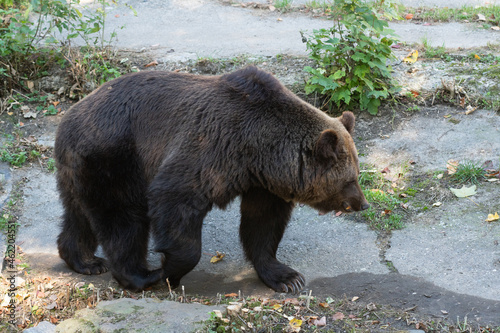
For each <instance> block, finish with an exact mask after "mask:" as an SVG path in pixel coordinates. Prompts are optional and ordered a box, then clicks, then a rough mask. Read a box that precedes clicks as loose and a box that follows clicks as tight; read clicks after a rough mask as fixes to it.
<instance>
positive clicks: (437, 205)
mask: <svg viewBox="0 0 500 333" xmlns="http://www.w3.org/2000/svg"><path fill="white" fill-rule="evenodd" d="M441 205H442V203H441V202H439V201H438V202H435V203H433V204H432V207H439V206H441Z"/></svg>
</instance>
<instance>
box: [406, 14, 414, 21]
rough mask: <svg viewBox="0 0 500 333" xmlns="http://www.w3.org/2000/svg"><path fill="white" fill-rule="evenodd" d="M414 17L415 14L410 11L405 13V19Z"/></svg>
mask: <svg viewBox="0 0 500 333" xmlns="http://www.w3.org/2000/svg"><path fill="white" fill-rule="evenodd" d="M412 18H413V14H411V13H408V14H406V15H405V19H407V20H411V19H412Z"/></svg>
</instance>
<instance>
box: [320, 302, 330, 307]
mask: <svg viewBox="0 0 500 333" xmlns="http://www.w3.org/2000/svg"><path fill="white" fill-rule="evenodd" d="M319 306H321V307H322V308H329V307H330V304H328V303H319Z"/></svg>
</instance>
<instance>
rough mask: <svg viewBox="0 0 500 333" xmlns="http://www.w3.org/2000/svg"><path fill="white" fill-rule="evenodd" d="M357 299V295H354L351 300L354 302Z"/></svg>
mask: <svg viewBox="0 0 500 333" xmlns="http://www.w3.org/2000/svg"><path fill="white" fill-rule="evenodd" d="M358 299H359V297H358V296H354V297H353V298H352V300H351V302H356V301H357V300H358Z"/></svg>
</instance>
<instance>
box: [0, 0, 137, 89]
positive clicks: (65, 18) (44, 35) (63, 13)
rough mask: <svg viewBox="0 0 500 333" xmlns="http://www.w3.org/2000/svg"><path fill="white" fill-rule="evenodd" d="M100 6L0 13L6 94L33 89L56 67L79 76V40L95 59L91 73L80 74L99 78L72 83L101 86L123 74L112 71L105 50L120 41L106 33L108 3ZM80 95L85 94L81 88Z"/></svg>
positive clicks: (55, 4)
mask: <svg viewBox="0 0 500 333" xmlns="http://www.w3.org/2000/svg"><path fill="white" fill-rule="evenodd" d="M3 1H5V0H3ZM96 2H97V4H98V5H100V6H98V7H97V9H92V8H89V7H85V6H83V8H82V7H81V6H80V0H70V1H60V0H33V1H31V2H27V4H26V5H25V6H24V5H23V6H20V5H18V6H17V7H16V6H15V7H8V8H7V9H1V8H0V63H1V64H2V66H0V79H1V80H0V82H2V83H1V84H3V87H1V88H3V89H2V90H3V91H4V92H5V91H7V92H10V91H12V90H13V89H21V90H31V89H30V82H31V80H33V79H36V78H38V77H40V76H43V75H46V74H47V73H48V69H49V68H50V67H51V64H53V63H54V62H58V63H61V64H62V63H63V62H66V65H67V67H69V69H70V72H75V70H74V67H75V66H81V63H82V61H81V60H82V59H81V58H78V57H75V54H76V55H78V54H80V53H78V52H77V53H74V52H72V48H73V44H74V43H73V41H74V40H75V39H76V38H81V39H82V40H83V41H84V43H85V52H84V54H91V57H90V58H89V59H91V61H90V63H91V66H89V67H90V68H89V67H85V68H84V70H82V71H79V72H85V73H97V74H96V75H93V76H92V75H90V76H91V78H89V77H87V76H85V75H84V76H83V78H82V79H80V80H73V81H76V82H73V83H77V84H79V83H80V81H85V82H86V81H87V80H92V79H94V78H97V79H98V81H97V83H102V82H103V81H106V80H109V79H112V78H115V77H116V76H119V75H121V73H120V72H119V71H118V70H117V69H116V68H112V67H113V66H110V61H109V58H110V57H109V55H110V53H109V52H108V51H107V50H108V47H109V46H110V45H111V43H112V42H113V41H114V39H115V38H116V32H115V31H113V32H112V33H111V34H109V37H107V34H106V33H105V20H106V6H108V5H109V3H110V2H109V1H108V0H97V1H96ZM14 3H15V4H17V3H18V1H14ZM113 3H114V2H113ZM0 4H1V3H0ZM134 13H135V11H134ZM78 48H79V47H78ZM78 48H77V49H78ZM87 60H88V59H85V60H84V61H83V62H85V61H87ZM87 62H88V61H87ZM92 67H93V68H92ZM114 67H116V66H114ZM101 74H102V75H101ZM85 82H84V83H85ZM31 84H32V82H31ZM82 86H83V84H82ZM80 90H83V89H82V87H80Z"/></svg>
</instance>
